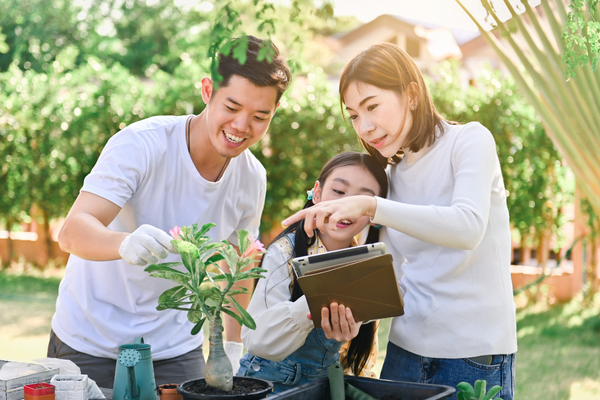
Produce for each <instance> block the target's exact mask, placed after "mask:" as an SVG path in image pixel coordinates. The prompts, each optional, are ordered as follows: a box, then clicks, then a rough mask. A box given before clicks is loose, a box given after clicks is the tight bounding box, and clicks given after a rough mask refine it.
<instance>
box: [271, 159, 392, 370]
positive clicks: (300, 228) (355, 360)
mask: <svg viewBox="0 0 600 400" xmlns="http://www.w3.org/2000/svg"><path fill="white" fill-rule="evenodd" d="M353 165H356V166H361V167H363V168H365V169H366V170H367V171H369V172H370V173H371V174H372V175H373V177H374V178H375V180H376V181H377V183H378V184H379V194H378V195H379V196H380V197H386V196H387V191H388V181H387V175H386V173H385V170H384V169H383V168H382V166H381V165H380V164H379V163H378V162H377V160H376V159H375V158H374V157H372V156H370V155H369V154H363V153H357V152H346V153H340V154H338V155H337V156H335V157H333V158H332V159H331V160H329V161H328V162H327V164H325V166H324V167H323V169H322V170H321V173H320V174H319V177H318V178H317V180H318V181H319V182H320V184H321V187H323V185H324V184H325V181H326V180H327V178H328V177H329V175H330V174H331V172H332V171H333V170H335V169H336V168H340V167H347V166H353ZM312 206H314V203H313V201H312V200H308V201H307V202H306V203H305V204H304V207H303V209H305V208H308V207H312ZM289 233H295V234H296V235H295V241H294V243H293V247H294V252H293V254H292V257H302V256H306V255H308V248H309V247H310V246H312V245H313V244H314V243H315V240H316V237H317V236H316V234H315V235H313V237H312V238H309V237H308V236H307V235H306V232H305V231H304V220H301V221H299V222H296V223H294V224H292V225H290V226H288V227H287V228H285V229H284V230H283V232H281V233H280V234H279V235H278V236H277V237H276V238H275V239H273V243H275V242H277V241H278V240H279V239H281V238H284V237H285V236H286V235H288V234H289ZM315 233H316V232H315ZM378 241H379V230H377V229H375V228H374V227H372V226H371V227H369V232H368V235H367V239H366V241H365V243H375V242H378ZM263 260H264V257H263ZM260 266H261V267H262V260H261V262H260ZM292 279H293V289H292V294H291V297H290V300H291V301H296V300H297V299H299V298H300V297H302V296H303V295H304V293H303V292H302V289H301V288H300V285H299V284H298V281H297V280H296V275H295V274H292ZM375 334H376V324H375V323H374V322H372V323H369V324H362V325H361V327H360V331H359V332H358V335H357V336H356V337H355V338H354V339H352V340H351V342H350V347H349V348H348V355H347V356H346V359H345V360H344V362H343V364H344V365H342V366H343V367H344V369H345V368H350V370H351V371H352V373H353V374H354V375H356V376H358V375H359V374H360V373H361V372H362V370H363V369H364V368H365V365H366V363H367V361H368V360H369V356H370V354H371V349H372V348H373V345H374V342H375Z"/></svg>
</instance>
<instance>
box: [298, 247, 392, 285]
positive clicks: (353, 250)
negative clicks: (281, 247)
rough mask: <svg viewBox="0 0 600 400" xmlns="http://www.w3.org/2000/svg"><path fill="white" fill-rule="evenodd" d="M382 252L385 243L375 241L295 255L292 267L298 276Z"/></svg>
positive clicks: (383, 252)
mask: <svg viewBox="0 0 600 400" xmlns="http://www.w3.org/2000/svg"><path fill="white" fill-rule="evenodd" d="M382 254H386V249H385V244H384V243H383V242H377V243H370V244H363V245H361V246H355V247H348V248H347V249H340V250H333V251H329V252H327V253H323V254H315V255H312V256H304V257H296V258H293V259H292V266H293V267H294V271H295V272H296V276H298V277H300V276H303V275H304V274H305V273H306V272H308V271H313V270H316V269H321V268H326V267H331V266H334V265H339V264H344V263H347V262H351V261H358V260H362V259H363V258H369V257H374V256H380V255H382Z"/></svg>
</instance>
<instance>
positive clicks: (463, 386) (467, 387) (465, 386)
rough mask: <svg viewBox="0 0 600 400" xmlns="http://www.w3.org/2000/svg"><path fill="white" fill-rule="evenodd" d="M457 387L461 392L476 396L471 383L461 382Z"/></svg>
mask: <svg viewBox="0 0 600 400" xmlns="http://www.w3.org/2000/svg"><path fill="white" fill-rule="evenodd" d="M456 387H457V388H458V390H459V391H460V392H464V393H468V394H472V395H473V396H475V389H473V386H471V384H470V383H467V382H461V383H459V384H458V385H456Z"/></svg>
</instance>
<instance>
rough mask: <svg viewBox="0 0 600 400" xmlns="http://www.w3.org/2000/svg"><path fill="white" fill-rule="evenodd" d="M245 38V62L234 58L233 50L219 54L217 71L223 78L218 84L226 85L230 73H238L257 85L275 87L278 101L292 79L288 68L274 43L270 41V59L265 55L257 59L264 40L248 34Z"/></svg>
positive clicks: (238, 39) (237, 39)
mask: <svg viewBox="0 0 600 400" xmlns="http://www.w3.org/2000/svg"><path fill="white" fill-rule="evenodd" d="M247 38H248V49H247V50H246V62H245V63H244V64H240V62H239V61H238V60H237V59H236V58H234V56H233V53H234V52H233V50H231V51H230V52H229V54H228V55H224V54H223V53H220V54H219V68H218V72H219V75H221V76H222V77H223V80H222V81H221V82H220V83H219V85H220V86H227V85H228V83H229V79H230V78H231V76H232V75H239V76H241V77H243V78H246V79H248V80H249V81H250V82H252V83H254V84H255V85H256V86H258V87H267V86H272V87H274V88H276V89H277V100H276V102H279V99H280V98H281V96H282V95H283V92H285V90H286V89H287V88H288V86H289V84H290V81H291V79H292V74H291V73H290V69H289V67H288V66H287V64H286V63H285V61H284V60H283V58H282V57H281V55H280V53H279V49H278V48H277V46H276V45H275V43H273V42H270V45H271V47H272V49H273V58H272V60H271V61H270V62H269V60H268V59H267V57H264V58H263V59H262V61H258V53H259V51H260V48H261V45H263V44H262V43H263V42H265V41H264V40H262V39H259V38H257V37H254V36H251V35H248V36H247ZM244 39H245V38H244ZM244 39H243V38H236V39H233V41H240V40H244ZM267 45H269V44H267Z"/></svg>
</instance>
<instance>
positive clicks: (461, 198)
mask: <svg viewBox="0 0 600 400" xmlns="http://www.w3.org/2000/svg"><path fill="white" fill-rule="evenodd" d="M451 151H452V157H451V163H452V165H451V166H448V168H452V171H453V177H454V191H453V194H452V201H451V204H450V205H449V206H437V205H414V204H406V203H401V202H399V201H394V200H389V199H383V198H379V197H378V198H377V209H376V210H375V216H374V218H373V219H372V221H373V222H374V223H378V224H382V225H385V226H387V227H390V228H392V229H395V230H397V231H400V232H402V233H405V234H407V235H410V236H412V237H414V238H416V239H419V240H423V241H425V242H428V243H432V244H435V245H440V246H446V247H452V248H457V249H466V250H472V249H474V248H475V247H477V245H478V244H479V242H480V241H481V239H482V238H483V236H484V234H485V229H486V225H487V223H488V218H489V214H490V201H491V200H490V193H492V192H493V191H494V190H504V187H503V185H502V187H493V185H494V184H496V185H498V183H497V182H496V183H495V180H496V179H495V177H496V176H497V175H498V174H500V163H499V161H498V155H497V153H496V144H495V142H494V138H493V136H492V134H491V133H490V131H489V130H487V129H486V128H485V127H483V126H482V125H481V124H473V123H472V124H468V125H465V126H464V127H463V129H462V131H461V132H460V134H459V136H458V137H457V139H456V142H455V143H454V145H453V146H452V150H451ZM443 167H444V166H439V168H443ZM424 173H427V171H425V172H424ZM392 179H393V178H392ZM500 183H501V182H500ZM392 184H393V183H392Z"/></svg>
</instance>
